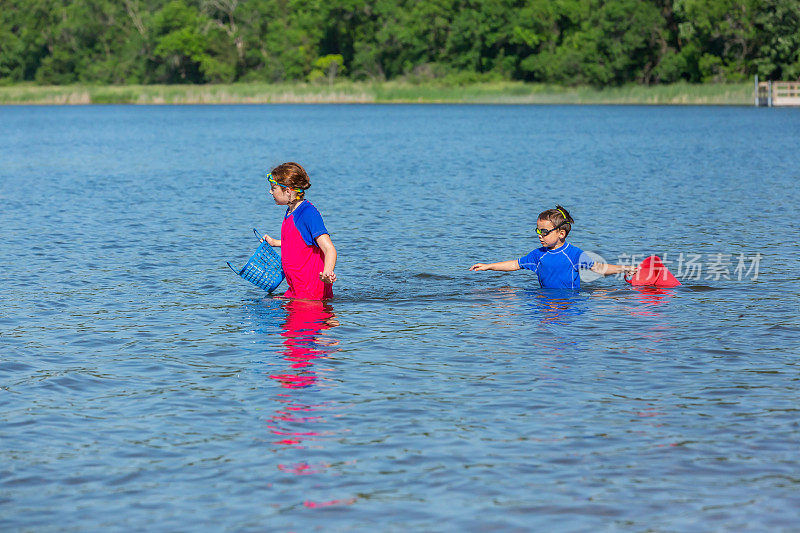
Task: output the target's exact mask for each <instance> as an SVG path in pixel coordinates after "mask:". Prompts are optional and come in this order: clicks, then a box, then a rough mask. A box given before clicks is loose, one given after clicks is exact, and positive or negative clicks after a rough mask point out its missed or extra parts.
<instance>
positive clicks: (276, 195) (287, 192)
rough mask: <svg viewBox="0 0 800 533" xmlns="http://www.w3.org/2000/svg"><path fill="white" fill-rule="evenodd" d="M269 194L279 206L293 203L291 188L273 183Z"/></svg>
mask: <svg viewBox="0 0 800 533" xmlns="http://www.w3.org/2000/svg"><path fill="white" fill-rule="evenodd" d="M269 193H270V194H271V195H272V198H273V200H275V203H276V204H278V205H288V204H289V202H291V201H292V190H291V189H289V187H281V186H280V185H276V184H274V183H273V184H272V187H270V189H269Z"/></svg>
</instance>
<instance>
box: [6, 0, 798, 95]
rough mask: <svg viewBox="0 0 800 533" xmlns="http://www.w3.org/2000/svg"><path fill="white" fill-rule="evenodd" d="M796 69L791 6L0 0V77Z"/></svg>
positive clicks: (151, 79)
mask: <svg viewBox="0 0 800 533" xmlns="http://www.w3.org/2000/svg"><path fill="white" fill-rule="evenodd" d="M753 74H758V75H759V76H761V77H762V78H764V79H767V78H768V79H798V78H800V1H798V0H327V1H325V0H0V83H3V84H13V83H18V82H24V81H33V82H36V83H39V84H56V85H59V84H68V83H99V84H154V83H222V82H225V83H229V82H236V81H261V82H283V81H300V80H302V81H308V80H315V79H328V80H332V79H334V78H336V77H345V78H349V79H352V80H391V79H398V78H402V79H407V80H412V81H414V80H430V79H441V80H449V81H451V82H469V81H482V80H487V81H488V80H499V79H504V80H523V81H531V82H546V83H556V84H563V85H582V84H589V85H595V86H607V85H622V84H626V83H639V84H648V85H649V84H660V83H673V82H677V81H681V80H685V81H688V82H692V83H700V82H710V81H713V82H725V81H742V80H745V79H749V78H750V77H751V76H752V75H753Z"/></svg>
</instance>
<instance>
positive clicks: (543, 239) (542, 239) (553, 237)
mask: <svg viewBox="0 0 800 533" xmlns="http://www.w3.org/2000/svg"><path fill="white" fill-rule="evenodd" d="M553 227H554V226H553V223H552V222H550V221H549V220H542V219H539V220H537V221H536V229H539V230H545V231H546V232H547V235H538V237H539V243H541V245H542V246H544V247H545V248H558V247H559V246H561V245H562V244H563V243H564V239H566V238H567V232H566V231H565V230H563V229H557V230H555V231H552V229H553Z"/></svg>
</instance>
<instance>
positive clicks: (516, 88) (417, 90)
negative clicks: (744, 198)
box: [0, 81, 753, 105]
mask: <svg viewBox="0 0 800 533" xmlns="http://www.w3.org/2000/svg"><path fill="white" fill-rule="evenodd" d="M392 103H398V104H400V103H451V104H567V105H569V104H612V105H613V104H617V105H753V85H752V83H737V84H700V85H692V84H686V83H678V84H673V85H656V86H642V85H628V86H623V87H607V88H595V87H561V86H556V85H548V84H533V83H523V82H511V81H508V82H485V83H473V84H466V85H455V84H445V83H441V84H440V83H436V82H428V83H409V82H399V81H389V82H350V81H341V82H336V83H333V84H316V83H283V84H266V83H235V84H219V85H121V86H97V85H54V86H39V85H33V84H24V85H12V86H5V87H3V86H0V105H89V104H139V105H161V104H168V105H181V104H392Z"/></svg>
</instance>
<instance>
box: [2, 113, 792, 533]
mask: <svg viewBox="0 0 800 533" xmlns="http://www.w3.org/2000/svg"><path fill="white" fill-rule="evenodd" d="M798 138H800V109H754V108H731V107H622V106H616V107H613V106H612V107H603V106H584V107H561V106H447V105H419V106H416V105H393V106H378V105H374V106H324V105H322V106H315V105H306V106H291V105H282V106H280V105H279V106H209V107H205V106H156V107H146V106H94V107H79V106H78V107H0V206H2V207H0V228H2V239H0V261H2V263H1V267H2V268H0V287H1V289H0V387H2V388H0V405H1V406H2V408H1V409H0V529H2V530H4V531H8V530H35V531H49V530H58V531H108V530H134V531H137V530H153V531H162V530H163V531H173V530H184V531H185V530H199V531H203V530H207V531H219V530H230V531H300V530H314V529H319V530H326V531H354V530H355V531H357V530H363V531H373V530H375V529H378V530H386V531H401V530H411V531H432V530H437V531H461V530H471V531H476V530H478V531H482V530H538V531H587V530H607V531H608V530H632V531H646V530H647V531H709V530H729V531H742V530H753V531H759V530H771V531H776V530H787V531H788V530H794V531H796V530H797V527H798V524H799V523H800V490H799V489H800V460H799V459H798V443H799V442H800V412H799V411H798V409H800V407H799V406H800V368H799V367H798V364H797V357H798V351H800V350H798V349H799V348H800V304H799V303H798V302H800V299H799V298H800V289H799V288H798V287H799V286H800V284H799V283H798V282H799V281H800V275H799V274H798V271H797V266H796V258H797V257H798V252H800V247H798V244H797V236H798V234H800V221H799V219H798V214H800V213H798V205H800V192H798V191H799V190H800V189H799V188H798V186H797V184H798V181H799V180H800V150H798V145H797V139H798ZM290 160H295V161H298V162H300V163H302V164H303V165H304V166H305V167H306V168H307V169H308V171H309V173H310V175H311V181H312V187H311V189H310V190H309V192H308V198H309V199H310V200H311V201H312V202H313V203H314V204H315V205H316V206H317V207H318V208H319V210H320V211H321V212H322V214H323V216H324V218H325V223H326V225H327V227H328V229H329V231H330V233H331V236H332V238H333V242H334V244H335V245H336V247H337V249H338V251H339V262H338V264H337V268H336V272H337V275H338V276H339V281H337V283H336V284H335V286H334V292H335V297H334V299H333V300H330V301H327V302H324V303H323V302H308V301H287V300H284V299H282V298H280V297H279V294H280V293H281V292H282V290H283V289H285V284H284V285H282V287H281V288H280V289H279V291H278V293H276V295H272V296H270V295H267V294H266V293H264V292H263V291H261V290H260V289H258V288H256V287H254V286H252V285H250V284H248V283H247V282H245V281H243V280H241V279H240V278H238V277H237V276H235V275H234V274H233V273H232V272H231V271H230V270H229V269H228V267H227V266H226V264H225V261H231V262H232V263H234V264H235V265H237V266H241V265H242V264H244V262H245V261H246V259H247V258H248V257H249V255H250V254H251V253H252V251H253V250H254V249H255V247H256V245H257V240H256V239H255V237H254V236H253V234H252V228H253V227H257V228H259V230H261V231H264V232H269V233H271V234H273V235H276V236H277V235H278V234H279V229H280V223H281V218H282V212H283V211H282V208H280V207H276V206H275V205H274V203H273V201H272V199H271V197H270V196H269V194H268V184H267V183H266V181H265V179H264V174H265V172H266V171H268V170H269V169H271V168H272V167H273V166H274V165H276V164H278V163H281V162H284V161H290ZM556 203H558V204H561V205H564V206H566V207H567V208H568V209H569V210H570V211H571V213H572V215H573V216H574V218H575V220H576V221H577V222H576V224H575V226H574V228H573V230H572V233H571V234H570V237H569V240H570V242H572V243H573V244H575V245H577V246H579V247H580V248H583V249H584V250H587V251H591V252H593V253H596V254H599V255H600V256H601V257H603V258H605V259H606V260H607V261H609V262H612V263H614V262H619V261H633V262H636V261H637V260H638V259H641V258H643V257H644V256H645V255H648V254H653V253H655V254H658V255H660V256H661V257H662V258H664V259H665V261H667V264H668V265H669V266H670V268H671V270H672V271H673V272H674V273H676V274H677V275H678V277H679V278H680V279H681V280H682V281H683V285H682V286H681V287H677V288H675V289H665V290H653V289H642V288H638V289H637V288H631V287H630V286H629V285H628V284H627V283H625V282H624V280H622V279H619V278H617V277H607V278H603V279H598V280H592V281H587V282H585V283H584V285H583V288H582V289H581V290H580V291H552V290H542V289H538V288H537V282H536V276H535V274H533V273H531V272H528V271H520V272H513V273H499V272H469V271H468V270H467V269H468V268H469V266H470V265H472V264H473V263H476V262H489V261H500V260H508V259H517V258H519V257H521V256H523V255H525V254H526V253H528V252H529V251H530V250H531V249H533V248H535V247H537V246H538V242H537V240H536V238H535V236H534V233H533V229H534V228H535V225H536V217H537V214H538V213H539V212H540V211H542V210H544V209H547V208H551V207H554V206H555V204H556ZM637 258H638V259H637Z"/></svg>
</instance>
